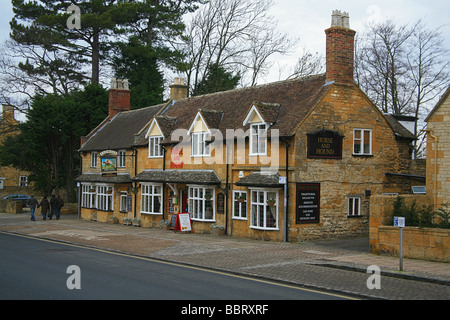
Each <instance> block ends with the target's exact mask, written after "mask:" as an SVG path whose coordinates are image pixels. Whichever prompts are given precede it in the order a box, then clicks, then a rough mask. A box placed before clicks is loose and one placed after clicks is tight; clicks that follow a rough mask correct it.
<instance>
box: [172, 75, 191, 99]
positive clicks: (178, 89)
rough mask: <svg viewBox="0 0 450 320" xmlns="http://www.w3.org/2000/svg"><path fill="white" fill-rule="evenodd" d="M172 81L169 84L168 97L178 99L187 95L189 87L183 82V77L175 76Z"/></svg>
mask: <svg viewBox="0 0 450 320" xmlns="http://www.w3.org/2000/svg"><path fill="white" fill-rule="evenodd" d="M173 82H174V83H173V84H172V85H171V86H169V88H170V99H171V100H180V99H184V98H187V97H188V91H189V87H188V86H187V85H185V84H184V78H175V79H174V81H173Z"/></svg>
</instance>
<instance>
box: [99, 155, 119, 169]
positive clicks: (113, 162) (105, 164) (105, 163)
mask: <svg viewBox="0 0 450 320" xmlns="http://www.w3.org/2000/svg"><path fill="white" fill-rule="evenodd" d="M100 160H101V168H102V172H112V171H117V157H113V156H104V157H101V158H100Z"/></svg>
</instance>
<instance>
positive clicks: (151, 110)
mask: <svg viewBox="0 0 450 320" xmlns="http://www.w3.org/2000/svg"><path fill="white" fill-rule="evenodd" d="M162 107H164V105H163V104H161V105H156V106H152V107H147V108H142V109H137V110H131V111H125V112H120V113H118V114H117V115H116V116H115V117H113V118H112V119H111V120H110V121H108V122H106V123H105V124H104V125H103V126H102V127H101V128H99V129H98V130H97V131H96V132H94V133H93V134H92V135H91V136H90V137H89V138H88V140H87V141H86V142H85V143H84V144H83V145H82V146H81V148H80V151H97V150H107V149H111V150H119V149H127V148H130V147H131V146H132V145H133V143H134V142H135V134H137V133H138V132H139V131H140V130H141V129H142V128H143V127H144V126H145V125H146V124H147V123H148V122H149V121H150V120H151V119H152V118H153V116H155V115H156V114H157V113H158V111H159V110H161V108H162Z"/></svg>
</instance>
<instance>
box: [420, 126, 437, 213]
mask: <svg viewBox="0 0 450 320" xmlns="http://www.w3.org/2000/svg"><path fill="white" fill-rule="evenodd" d="M423 131H425V132H426V133H428V134H429V135H430V137H432V138H433V139H434V190H433V191H434V192H433V193H434V206H435V208H436V207H437V155H438V141H439V139H438V137H436V136H434V135H433V130H423Z"/></svg>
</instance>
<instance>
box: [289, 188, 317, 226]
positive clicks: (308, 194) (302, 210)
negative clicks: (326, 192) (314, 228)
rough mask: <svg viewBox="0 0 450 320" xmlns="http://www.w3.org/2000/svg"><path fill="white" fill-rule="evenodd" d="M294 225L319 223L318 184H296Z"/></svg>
mask: <svg viewBox="0 0 450 320" xmlns="http://www.w3.org/2000/svg"><path fill="white" fill-rule="evenodd" d="M296 191H297V212H296V217H295V221H296V223H319V221H320V183H297V190H296Z"/></svg>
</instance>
